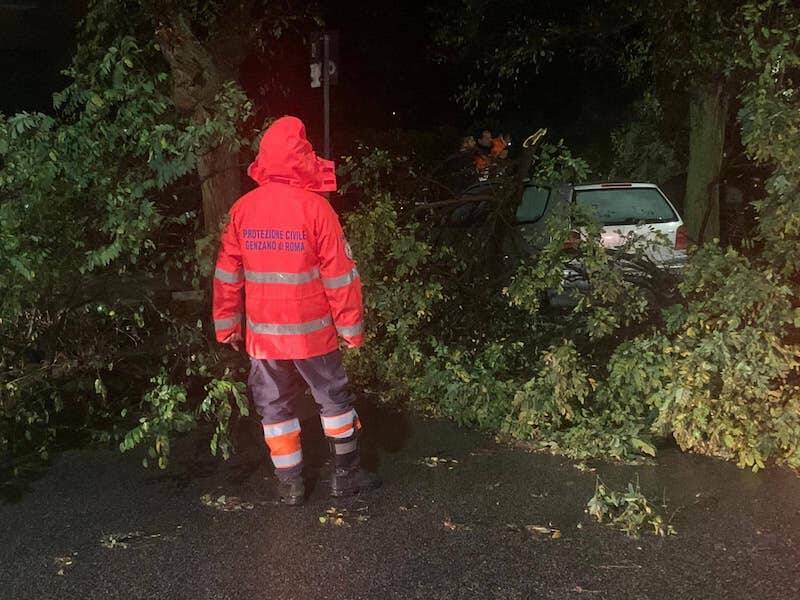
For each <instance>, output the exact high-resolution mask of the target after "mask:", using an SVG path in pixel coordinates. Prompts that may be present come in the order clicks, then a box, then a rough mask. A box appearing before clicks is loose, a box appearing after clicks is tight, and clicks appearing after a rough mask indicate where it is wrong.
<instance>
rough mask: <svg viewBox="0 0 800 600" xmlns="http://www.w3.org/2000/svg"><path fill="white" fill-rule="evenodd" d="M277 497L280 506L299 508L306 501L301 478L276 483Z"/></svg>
mask: <svg viewBox="0 0 800 600" xmlns="http://www.w3.org/2000/svg"><path fill="white" fill-rule="evenodd" d="M278 495H279V496H280V498H281V504H286V505H287V506H300V505H302V504H303V503H304V502H305V501H306V486H305V484H304V483H303V478H302V477H297V478H296V479H289V480H287V481H279V482H278Z"/></svg>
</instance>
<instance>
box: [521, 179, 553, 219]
mask: <svg viewBox="0 0 800 600" xmlns="http://www.w3.org/2000/svg"><path fill="white" fill-rule="evenodd" d="M549 197H550V189H549V188H546V187H540V186H538V185H529V186H528V187H526V188H525V192H523V194H522V202H520V205H519V207H517V222H518V223H533V222H535V221H538V220H539V219H541V218H542V215H543V214H544V211H545V209H546V208H547V200H548V198H549Z"/></svg>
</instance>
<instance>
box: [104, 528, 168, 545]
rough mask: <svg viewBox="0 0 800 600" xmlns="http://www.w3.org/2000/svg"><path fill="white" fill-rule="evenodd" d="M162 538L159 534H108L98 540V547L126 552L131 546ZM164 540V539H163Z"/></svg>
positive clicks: (130, 532) (131, 532) (135, 532)
mask: <svg viewBox="0 0 800 600" xmlns="http://www.w3.org/2000/svg"><path fill="white" fill-rule="evenodd" d="M159 538H162V535H161V534H160V533H151V534H145V533H144V532H143V531H129V532H127V533H109V534H108V535H104V536H103V537H101V538H100V545H101V546H103V548H109V549H116V548H119V549H122V550H126V549H128V548H130V547H131V545H133V544H136V545H141V544H142V543H145V542H149V541H154V540H157V539H159ZM163 539H166V538H163Z"/></svg>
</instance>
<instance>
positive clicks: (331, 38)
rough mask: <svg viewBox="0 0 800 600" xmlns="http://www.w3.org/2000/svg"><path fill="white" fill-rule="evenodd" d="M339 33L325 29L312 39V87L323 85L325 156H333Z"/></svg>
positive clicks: (328, 157)
mask: <svg viewBox="0 0 800 600" xmlns="http://www.w3.org/2000/svg"><path fill="white" fill-rule="evenodd" d="M338 64H339V34H338V33H336V32H331V31H324V32H321V33H318V34H316V35H315V36H314V37H313V38H312V39H311V87H312V88H318V87H322V92H323V94H322V103H323V107H322V110H323V117H324V123H325V150H324V156H325V158H327V159H329V160H330V158H331V92H330V87H331V84H335V83H337V82H338V81H339V68H338Z"/></svg>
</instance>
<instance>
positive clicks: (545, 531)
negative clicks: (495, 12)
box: [506, 523, 561, 540]
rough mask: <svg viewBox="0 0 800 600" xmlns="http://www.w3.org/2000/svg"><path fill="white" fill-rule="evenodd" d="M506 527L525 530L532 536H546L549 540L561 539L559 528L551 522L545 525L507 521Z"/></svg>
mask: <svg viewBox="0 0 800 600" xmlns="http://www.w3.org/2000/svg"><path fill="white" fill-rule="evenodd" d="M506 529H509V530H511V531H518V532H521V531H526V532H528V533H529V534H531V536H532V537H534V538H542V537H546V538H549V539H551V540H558V539H561V530H560V529H557V528H555V527H553V526H552V523H551V524H550V525H548V526H545V525H517V524H516V523H508V524H506Z"/></svg>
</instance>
